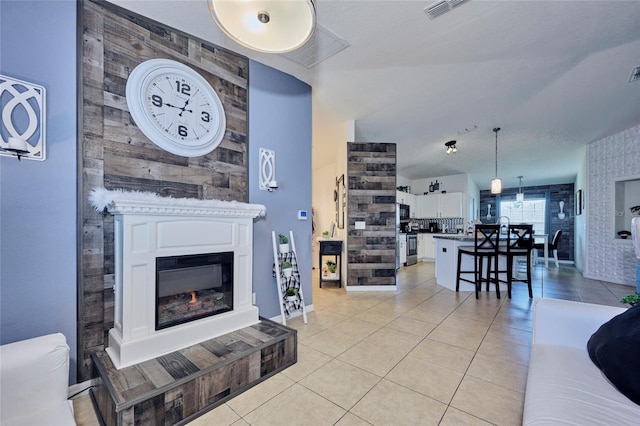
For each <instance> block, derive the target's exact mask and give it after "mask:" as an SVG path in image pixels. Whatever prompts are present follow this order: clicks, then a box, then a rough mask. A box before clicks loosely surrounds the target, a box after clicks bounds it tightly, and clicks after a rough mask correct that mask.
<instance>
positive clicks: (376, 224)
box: [347, 142, 396, 286]
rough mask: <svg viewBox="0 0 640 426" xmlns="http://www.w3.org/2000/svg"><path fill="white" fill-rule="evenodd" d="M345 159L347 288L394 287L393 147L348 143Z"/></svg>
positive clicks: (394, 190)
mask: <svg viewBox="0 0 640 426" xmlns="http://www.w3.org/2000/svg"><path fill="white" fill-rule="evenodd" d="M347 157H348V159H347V204H348V208H347V216H348V220H347V230H348V231H347V232H348V234H347V235H348V236H347V250H348V252H347V285H348V286H383V285H395V284H396V233H395V229H396V228H395V226H396V144H393V143H353V142H350V143H348V144H347ZM356 221H364V222H365V223H366V228H365V229H356V228H355V222H356Z"/></svg>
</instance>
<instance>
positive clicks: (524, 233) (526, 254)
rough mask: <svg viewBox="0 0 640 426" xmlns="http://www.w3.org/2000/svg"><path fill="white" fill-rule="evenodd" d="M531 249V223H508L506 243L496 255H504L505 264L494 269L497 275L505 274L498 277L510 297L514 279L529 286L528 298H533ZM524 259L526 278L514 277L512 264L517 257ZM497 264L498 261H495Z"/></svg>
mask: <svg viewBox="0 0 640 426" xmlns="http://www.w3.org/2000/svg"><path fill="white" fill-rule="evenodd" d="M531 250H533V225H529V224H520V225H509V227H508V231H507V239H506V243H504V244H502V245H500V248H499V250H498V256H499V257H500V256H504V257H505V260H506V265H505V268H506V269H503V270H500V268H499V266H496V267H495V269H496V270H497V271H498V275H500V274H506V278H505V279H499V282H504V283H506V284H507V296H508V297H509V299H511V285H512V283H513V282H514V281H518V282H525V283H527V286H528V288H529V298H530V299H533V288H532V286H531ZM520 257H521V258H523V259H526V265H527V266H526V278H522V279H521V278H519V277H518V276H516V277H514V276H513V275H514V273H513V264H514V263H515V262H516V261H517V259H518V258H520ZM497 263H498V264H499V262H497Z"/></svg>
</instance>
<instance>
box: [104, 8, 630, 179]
mask: <svg viewBox="0 0 640 426" xmlns="http://www.w3.org/2000/svg"><path fill="white" fill-rule="evenodd" d="M112 3H115V4H118V5H120V6H123V7H125V8H127V9H130V10H132V11H134V12H136V13H139V14H142V15H145V16H148V17H150V18H152V19H155V20H157V21H159V22H162V23H164V24H167V25H169V26H171V27H174V28H177V29H179V30H182V31H185V32H187V33H189V34H192V35H195V36H197V37H200V38H202V39H205V40H208V41H210V42H212V43H214V44H216V45H219V46H222V47H225V48H227V49H230V50H233V51H235V52H238V53H240V54H243V55H246V56H247V57H249V58H251V59H254V60H257V61H259V62H262V63H264V64H266V65H269V66H272V67H273V68H276V69H279V70H281V71H283V72H286V73H288V74H291V75H293V76H295V77H297V78H299V79H300V80H302V81H305V82H307V83H308V84H309V85H311V86H312V88H313V96H314V102H315V103H317V104H318V105H322V106H323V107H326V108H330V109H331V110H332V111H333V112H334V113H335V114H336V115H337V116H338V117H340V118H342V119H344V120H355V123H356V142H358V141H376V142H395V143H397V144H398V174H400V175H402V176H404V177H406V178H409V179H419V178H428V177H432V176H443V175H449V174H457V173H470V174H471V175H472V177H473V178H474V180H475V181H476V182H477V183H478V185H479V186H480V188H483V189H484V188H488V184H489V181H490V179H491V178H492V177H494V173H495V170H494V167H495V133H494V132H493V131H492V129H493V128H494V127H500V128H501V131H500V132H499V133H498V174H499V175H500V177H501V178H502V179H503V181H504V185H505V186H507V187H508V186H517V183H518V180H517V176H519V175H522V176H524V179H523V184H525V185H527V186H530V185H537V184H550V183H566V182H572V181H573V179H574V177H575V175H576V172H577V170H578V167H579V164H580V159H581V155H582V153H583V152H584V151H583V150H584V147H585V145H586V144H588V143H589V142H592V141H594V140H598V139H601V138H603V137H606V136H609V135H612V134H615V133H618V132H620V131H621V130H624V129H627V128H630V127H633V126H636V125H640V80H638V81H633V82H630V81H629V80H630V77H631V74H632V72H633V70H634V68H635V67H640V1H635V0H634V1H617V0H610V1H604V0H594V1H589V0H573V1H570V0H566V1H565V0H556V1H544V0H539V1H519V0H500V1H494V0H468V1H465V2H462V3H460V4H459V5H458V6H457V7H455V8H453V9H451V10H450V11H448V12H446V13H444V14H442V15H440V16H438V17H436V18H434V19H430V18H429V17H428V16H427V14H426V13H425V11H424V9H425V8H426V7H428V6H431V5H433V4H434V3H435V2H433V1H418V0H409V1H403V0H390V1H366V0H355V1H348V0H318V1H316V7H317V17H318V24H319V25H320V27H321V32H320V33H318V35H319V36H326V35H327V34H330V35H332V36H334V37H336V38H337V39H339V40H343V41H345V42H346V43H347V44H348V47H346V48H345V49H343V50H341V51H339V52H337V53H335V54H333V55H332V56H329V57H328V58H327V59H325V60H322V61H321V62H319V63H318V64H316V65H314V66H311V67H306V66H303V65H301V64H299V63H297V62H295V61H292V60H291V59H290V58H288V57H286V56H284V55H269V54H263V53H258V52H253V51H251V50H248V49H245V48H243V47H241V46H239V45H237V44H235V43H234V42H233V41H231V40H229V39H228V38H227V37H226V36H225V35H223V34H222V32H221V31H220V30H219V29H218V28H217V27H216V25H215V24H214V23H213V21H212V19H211V16H210V14H209V10H208V6H207V1H206V0H157V1H148V0H114V1H112ZM312 42H313V41H312ZM324 42H326V40H325V39H324V38H321V39H320V43H317V44H314V45H309V46H306V47H307V49H308V50H309V51H311V52H315V53H320V54H321V55H324V54H325V53H326V52H325V50H326V44H323V43H324ZM449 140H456V141H457V146H458V152H457V153H455V154H451V155H447V154H445V146H444V143H445V142H447V141H449ZM339 142H340V143H343V142H344V141H339ZM638 143H640V141H639V142H638ZM322 151H323V150H314V165H316V164H322V163H323V162H324V161H329V160H328V159H325V158H323V157H322V155H321V154H320V152H322ZM324 151H325V152H326V151H327V150H326V149H325V150H324Z"/></svg>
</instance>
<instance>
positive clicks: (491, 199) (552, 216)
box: [480, 183, 575, 260]
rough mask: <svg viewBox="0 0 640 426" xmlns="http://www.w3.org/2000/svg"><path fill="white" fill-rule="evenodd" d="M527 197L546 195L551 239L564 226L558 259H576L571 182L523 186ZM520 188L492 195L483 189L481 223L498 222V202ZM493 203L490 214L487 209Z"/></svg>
mask: <svg viewBox="0 0 640 426" xmlns="http://www.w3.org/2000/svg"><path fill="white" fill-rule="evenodd" d="M523 191H524V198H525V200H526V199H527V198H528V199H533V198H544V199H546V200H547V223H548V226H549V242H551V238H553V235H554V234H555V232H556V231H557V230H558V229H562V236H561V237H560V243H559V244H558V259H560V260H574V249H575V244H574V235H575V231H574V229H573V228H574V221H575V191H574V186H573V184H572V183H565V184H559V185H540V186H527V187H524V188H523ZM516 192H518V188H504V189H503V190H502V194H500V195H493V194H492V193H491V191H489V190H482V191H480V220H481V221H482V223H496V221H497V219H498V217H500V214H499V213H500V212H499V211H498V209H497V207H496V206H497V205H498V204H500V200H502V199H512V200H513V199H515V196H516ZM560 201H564V210H563V212H564V213H565V217H564V219H560V218H559V217H558V213H560ZM489 204H491V217H490V218H488V217H487V211H488V210H489ZM512 222H513V220H512Z"/></svg>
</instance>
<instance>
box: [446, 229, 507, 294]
mask: <svg viewBox="0 0 640 426" xmlns="http://www.w3.org/2000/svg"><path fill="white" fill-rule="evenodd" d="M474 235H475V237H474V244H473V246H461V247H458V267H457V271H456V292H457V291H459V290H460V281H465V282H468V283H471V284H474V286H475V289H476V299H479V297H480V296H479V292H480V290H481V289H482V283H483V282H486V283H487V289H488V288H489V285H490V283H491V282H494V283H495V284H496V295H497V297H498V299H500V283H499V281H498V272H497V271H498V268H497V267H496V268H494V269H492V265H497V264H498V262H497V261H498V245H499V242H500V225H483V224H477V225H476V226H475V233H474ZM463 256H471V257H472V258H473V270H463V269H462V259H463ZM485 261H486V263H487V271H486V276H483V270H484V263H485ZM492 272H493V274H494V278H493V279H491V273H492ZM463 274H473V279H470V278H463V277H462V275H463Z"/></svg>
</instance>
